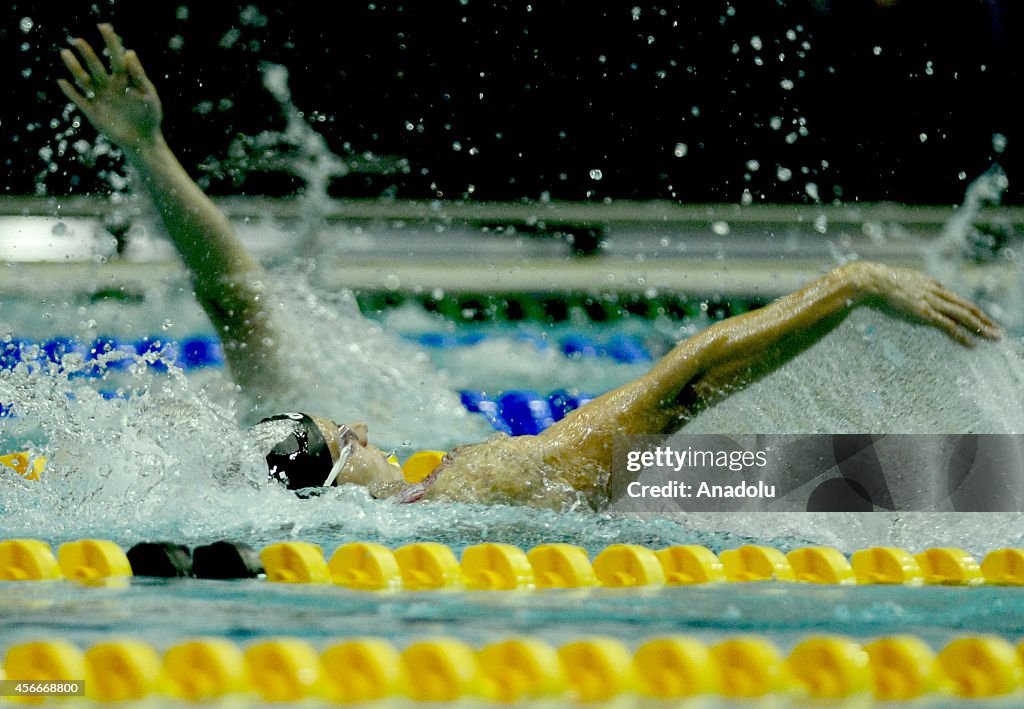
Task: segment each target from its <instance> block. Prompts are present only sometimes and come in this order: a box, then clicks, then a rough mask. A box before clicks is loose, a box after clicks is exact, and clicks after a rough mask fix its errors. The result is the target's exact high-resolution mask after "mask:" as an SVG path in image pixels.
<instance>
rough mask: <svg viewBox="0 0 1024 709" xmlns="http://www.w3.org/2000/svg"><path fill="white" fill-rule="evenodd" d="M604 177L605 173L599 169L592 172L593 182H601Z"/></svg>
mask: <svg viewBox="0 0 1024 709" xmlns="http://www.w3.org/2000/svg"><path fill="white" fill-rule="evenodd" d="M603 177H604V173H603V172H601V171H600V170H598V169H594V170H591V171H590V179H591V180H595V181H596V180H600V179H601V178H603Z"/></svg>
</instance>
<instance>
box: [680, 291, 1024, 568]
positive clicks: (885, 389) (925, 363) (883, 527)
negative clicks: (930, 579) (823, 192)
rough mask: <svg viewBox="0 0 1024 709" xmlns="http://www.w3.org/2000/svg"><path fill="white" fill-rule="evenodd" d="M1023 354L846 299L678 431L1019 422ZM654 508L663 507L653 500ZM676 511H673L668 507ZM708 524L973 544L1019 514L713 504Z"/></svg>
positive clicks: (1020, 425)
mask: <svg viewBox="0 0 1024 709" xmlns="http://www.w3.org/2000/svg"><path fill="white" fill-rule="evenodd" d="M1021 391H1024V362H1022V360H1021V358H1020V354H1019V352H1018V350H1017V349H1016V347H1015V346H1014V345H1013V344H1012V343H1010V342H1006V341H1003V342H999V343H986V344H981V345H979V346H978V347H977V348H976V349H968V348H966V347H962V346H960V345H958V344H956V343H954V342H953V341H952V340H951V339H950V338H948V337H947V336H946V335H944V334H943V333H941V332H939V331H938V330H935V329H934V328H928V327H925V326H923V325H918V324H915V323H911V322H908V321H905V320H902V319H895V318H891V317H887V316H884V315H882V314H880V313H878V312H876V311H873V310H871V309H868V308H859V309H856V310H855V311H854V312H853V313H851V314H850V316H849V317H848V318H847V320H846V321H845V322H844V323H843V324H842V325H840V326H839V327H838V328H837V329H836V330H835V331H833V332H832V333H830V334H829V335H828V336H826V337H825V338H824V339H822V340H821V341H819V342H818V343H816V344H815V345H814V346H813V347H811V348H810V349H809V350H808V351H807V352H805V353H804V354H802V355H801V356H800V357H797V358H796V359H794V360H792V361H791V362H789V363H787V364H786V365H785V366H783V367H781V368H780V369H778V370H777V371H775V372H773V373H772V374H770V375H769V376H767V377H765V378H763V379H761V380H759V381H757V382H755V383H754V384H752V385H751V386H749V387H748V388H746V389H743V390H742V391H739V392H736V393H734V394H732V395H731V396H729V397H728V398H727V399H725V400H724V401H722V402H720V403H719V404H718V405H716V406H714V407H711V408H709V409H707V410H706V411H704V412H702V413H701V414H700V415H698V416H697V417H696V418H695V419H694V420H693V421H691V422H690V423H689V424H687V426H686V428H685V429H684V432H686V433H736V434H743V433H754V434H767V433H939V434H941V433H949V432H957V433H1024V399H1022V397H1021ZM661 513H662V514H668V511H666V510H662V511H661ZM677 515H678V512H677ZM685 519H686V521H687V523H688V524H692V525H694V526H698V527H700V528H702V529H704V530H707V531H715V530H719V531H722V530H729V531H732V532H734V533H737V534H742V535H747V536H751V537H755V538H768V537H771V536H775V535H782V536H789V537H793V538H799V539H812V540H815V541H816V542H818V543H823V544H830V545H833V546H837V547H839V548H841V549H844V550H847V551H850V550H853V549H856V548H858V547H864V546H872V545H893V544H895V545H903V546H907V547H910V548H913V549H921V548H924V547H927V546H961V547H964V548H967V549H972V550H977V551H984V550H987V549H992V548H996V547H1000V546H1009V545H1012V544H1017V543H1020V542H1021V541H1022V540H1024V532H1022V531H1021V530H1024V526H1022V521H1024V514H1018V513H994V512H993V513H983V514H964V513H949V514H945V513H943V514H934V513H883V512H873V513H870V514H857V513H838V512H836V513H828V514H810V513H785V514H779V513H753V514H751V513H727V514H726V513H718V514H714V515H710V514H703V515H686V516H685Z"/></svg>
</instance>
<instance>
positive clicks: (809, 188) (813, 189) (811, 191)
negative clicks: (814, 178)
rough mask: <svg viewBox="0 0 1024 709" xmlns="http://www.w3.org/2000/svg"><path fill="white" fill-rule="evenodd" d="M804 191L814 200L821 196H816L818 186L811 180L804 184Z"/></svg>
mask: <svg viewBox="0 0 1024 709" xmlns="http://www.w3.org/2000/svg"><path fill="white" fill-rule="evenodd" d="M804 192H805V193H806V194H807V196H808V197H810V198H811V199H813V200H814V201H815V202H817V201H819V200H820V199H821V197H819V196H818V186H817V185H816V184H814V183H813V182H808V183H807V184H806V185H804Z"/></svg>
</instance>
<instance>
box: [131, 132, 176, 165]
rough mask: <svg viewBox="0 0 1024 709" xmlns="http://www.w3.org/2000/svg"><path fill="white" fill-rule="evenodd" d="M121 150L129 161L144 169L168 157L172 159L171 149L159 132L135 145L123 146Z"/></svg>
mask: <svg viewBox="0 0 1024 709" xmlns="http://www.w3.org/2000/svg"><path fill="white" fill-rule="evenodd" d="M122 149H123V150H124V153H125V155H126V156H127V157H128V159H129V160H131V161H132V162H134V163H135V164H136V165H138V166H141V167H145V166H146V165H148V164H151V163H153V162H161V161H164V160H166V159H167V158H168V157H170V158H172V159H173V158H174V153H172V152H171V147H170V146H169V145H168V144H167V141H166V140H164V135H163V133H162V132H160V131H159V130H158V131H156V132H155V133H153V135H151V136H148V137H147V138H143V139H141V140H139V141H138V142H136V143H133V144H131V145H127V146H123V148H122Z"/></svg>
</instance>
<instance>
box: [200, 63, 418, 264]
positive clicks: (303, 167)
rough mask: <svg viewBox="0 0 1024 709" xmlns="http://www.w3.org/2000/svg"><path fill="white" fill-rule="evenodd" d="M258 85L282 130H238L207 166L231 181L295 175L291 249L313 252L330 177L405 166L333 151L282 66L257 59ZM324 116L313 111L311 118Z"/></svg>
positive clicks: (327, 203)
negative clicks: (297, 239) (224, 152)
mask: <svg viewBox="0 0 1024 709" xmlns="http://www.w3.org/2000/svg"><path fill="white" fill-rule="evenodd" d="M260 73H261V74H262V77H263V87H264V88H265V89H266V90H267V92H268V93H270V95H271V96H272V97H273V98H274V100H275V101H276V102H277V104H278V107H279V108H280V111H281V115H282V116H283V118H284V120H285V127H284V130H281V131H276V130H269V129H268V130H264V131H262V132H260V133H259V134H258V135H255V136H248V135H240V136H239V137H237V138H236V139H235V140H234V141H233V142H232V143H231V146H230V147H229V148H228V157H227V159H225V160H216V159H210V160H208V161H207V164H206V165H205V166H204V169H205V170H207V171H213V172H220V171H223V172H227V173H228V174H231V175H232V176H233V177H234V178H235V179H236V181H242V180H244V178H245V176H246V175H247V174H248V173H250V172H285V173H287V174H290V175H293V176H295V177H298V178H299V179H300V180H301V181H302V183H303V187H302V190H301V192H300V200H301V204H300V209H299V210H298V213H299V215H300V216H299V219H300V225H299V230H298V231H299V233H300V234H301V235H302V238H303V240H302V242H301V244H300V245H299V247H300V248H298V249H297V253H299V254H301V255H305V256H307V257H312V256H315V255H316V254H317V253H319V252H320V250H321V248H322V247H323V246H324V245H323V244H321V243H320V239H319V232H320V229H321V227H322V226H323V224H324V220H325V219H326V217H328V216H329V215H330V213H331V210H332V209H333V208H334V207H333V203H332V200H331V197H330V194H329V188H330V185H331V182H332V181H333V180H334V179H335V178H341V177H345V176H347V175H349V174H350V173H353V172H357V173H364V174H366V173H370V174H372V173H379V174H392V173H397V172H407V171H408V163H407V162H406V161H405V160H404V159H401V158H395V157H387V156H378V155H375V154H373V153H369V152H365V153H363V154H361V155H358V156H355V155H352V156H348V157H344V156H341V155H338V154H336V153H334V152H333V151H332V150H331V148H330V146H329V145H328V143H327V140H326V139H325V138H324V136H323V135H322V134H321V133H320V132H318V131H317V130H315V129H314V128H313V126H312V125H311V123H310V121H309V120H308V119H307V117H306V114H305V113H304V112H303V111H302V110H300V109H299V108H298V107H297V106H296V105H295V103H294V102H293V101H292V94H291V89H290V88H289V83H288V82H289V74H288V69H287V67H284V66H282V65H280V64H274V63H271V62H263V63H261V64H260ZM320 119H323V120H326V116H323V115H320V114H314V120H320Z"/></svg>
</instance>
